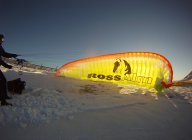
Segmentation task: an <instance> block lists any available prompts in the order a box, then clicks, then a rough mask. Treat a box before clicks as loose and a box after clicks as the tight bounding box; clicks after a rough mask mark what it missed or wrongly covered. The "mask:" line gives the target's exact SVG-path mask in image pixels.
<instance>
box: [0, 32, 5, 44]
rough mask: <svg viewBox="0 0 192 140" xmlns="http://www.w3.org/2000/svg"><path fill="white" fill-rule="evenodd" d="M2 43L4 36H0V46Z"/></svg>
mask: <svg viewBox="0 0 192 140" xmlns="http://www.w3.org/2000/svg"><path fill="white" fill-rule="evenodd" d="M3 41H4V35H3V34H0V44H2V43H3Z"/></svg>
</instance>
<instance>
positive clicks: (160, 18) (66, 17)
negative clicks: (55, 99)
mask: <svg viewBox="0 0 192 140" xmlns="http://www.w3.org/2000/svg"><path fill="white" fill-rule="evenodd" d="M0 11H1V12H0V17H1V20H0V33H3V34H4V35H5V39H6V40H5V43H4V44H3V46H4V48H5V50H6V51H8V52H13V53H17V54H21V55H22V57H20V58H24V59H26V60H29V61H31V62H32V63H36V64H42V65H45V66H49V67H60V66H61V65H63V64H64V63H66V62H69V61H72V60H76V59H79V58H82V57H88V56H94V55H101V54H108V53H118V52H130V51H151V52H156V53H160V54H162V55H164V56H165V57H166V58H167V59H168V60H169V61H170V62H171V63H172V66H173V70H174V79H181V78H183V77H184V76H185V75H186V74H188V73H189V72H190V71H191V70H192V62H191V61H192V14H191V13H192V2H191V1H190V0H0Z"/></svg>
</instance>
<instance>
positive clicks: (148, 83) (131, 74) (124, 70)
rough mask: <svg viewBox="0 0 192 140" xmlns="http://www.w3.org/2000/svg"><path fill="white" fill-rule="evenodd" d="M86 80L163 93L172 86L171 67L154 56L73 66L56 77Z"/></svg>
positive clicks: (83, 61)
mask: <svg viewBox="0 0 192 140" xmlns="http://www.w3.org/2000/svg"><path fill="white" fill-rule="evenodd" d="M55 75H56V76H66V77H72V78H78V79H84V80H93V81H104V82H113V83H117V84H134V85H139V86H143V87H147V88H155V89H156V90H157V91H161V90H162V89H163V88H167V87H170V86H171V85H172V79H173V70H172V67H171V63H170V62H169V61H168V60H167V59H166V58H165V57H164V56H162V55H160V54H156V53H152V52H125V53H116V54H106V55H101V56H95V57H89V58H83V59H79V60H76V61H73V62H69V63H67V64H65V65H63V66H62V67H61V68H59V69H58V71H57V72H56V73H55Z"/></svg>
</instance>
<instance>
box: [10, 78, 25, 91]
mask: <svg viewBox="0 0 192 140" xmlns="http://www.w3.org/2000/svg"><path fill="white" fill-rule="evenodd" d="M25 85H26V82H25V81H21V78H17V79H15V80H11V81H8V82H7V87H8V91H9V92H11V93H13V94H21V93H22V91H23V90H24V89H25Z"/></svg>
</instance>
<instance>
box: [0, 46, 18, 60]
mask: <svg viewBox="0 0 192 140" xmlns="http://www.w3.org/2000/svg"><path fill="white" fill-rule="evenodd" d="M1 51H2V56H3V57H6V58H11V57H14V58H15V57H17V56H18V55H17V54H13V53H8V52H6V51H5V50H4V49H3V48H2V50H1Z"/></svg>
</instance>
